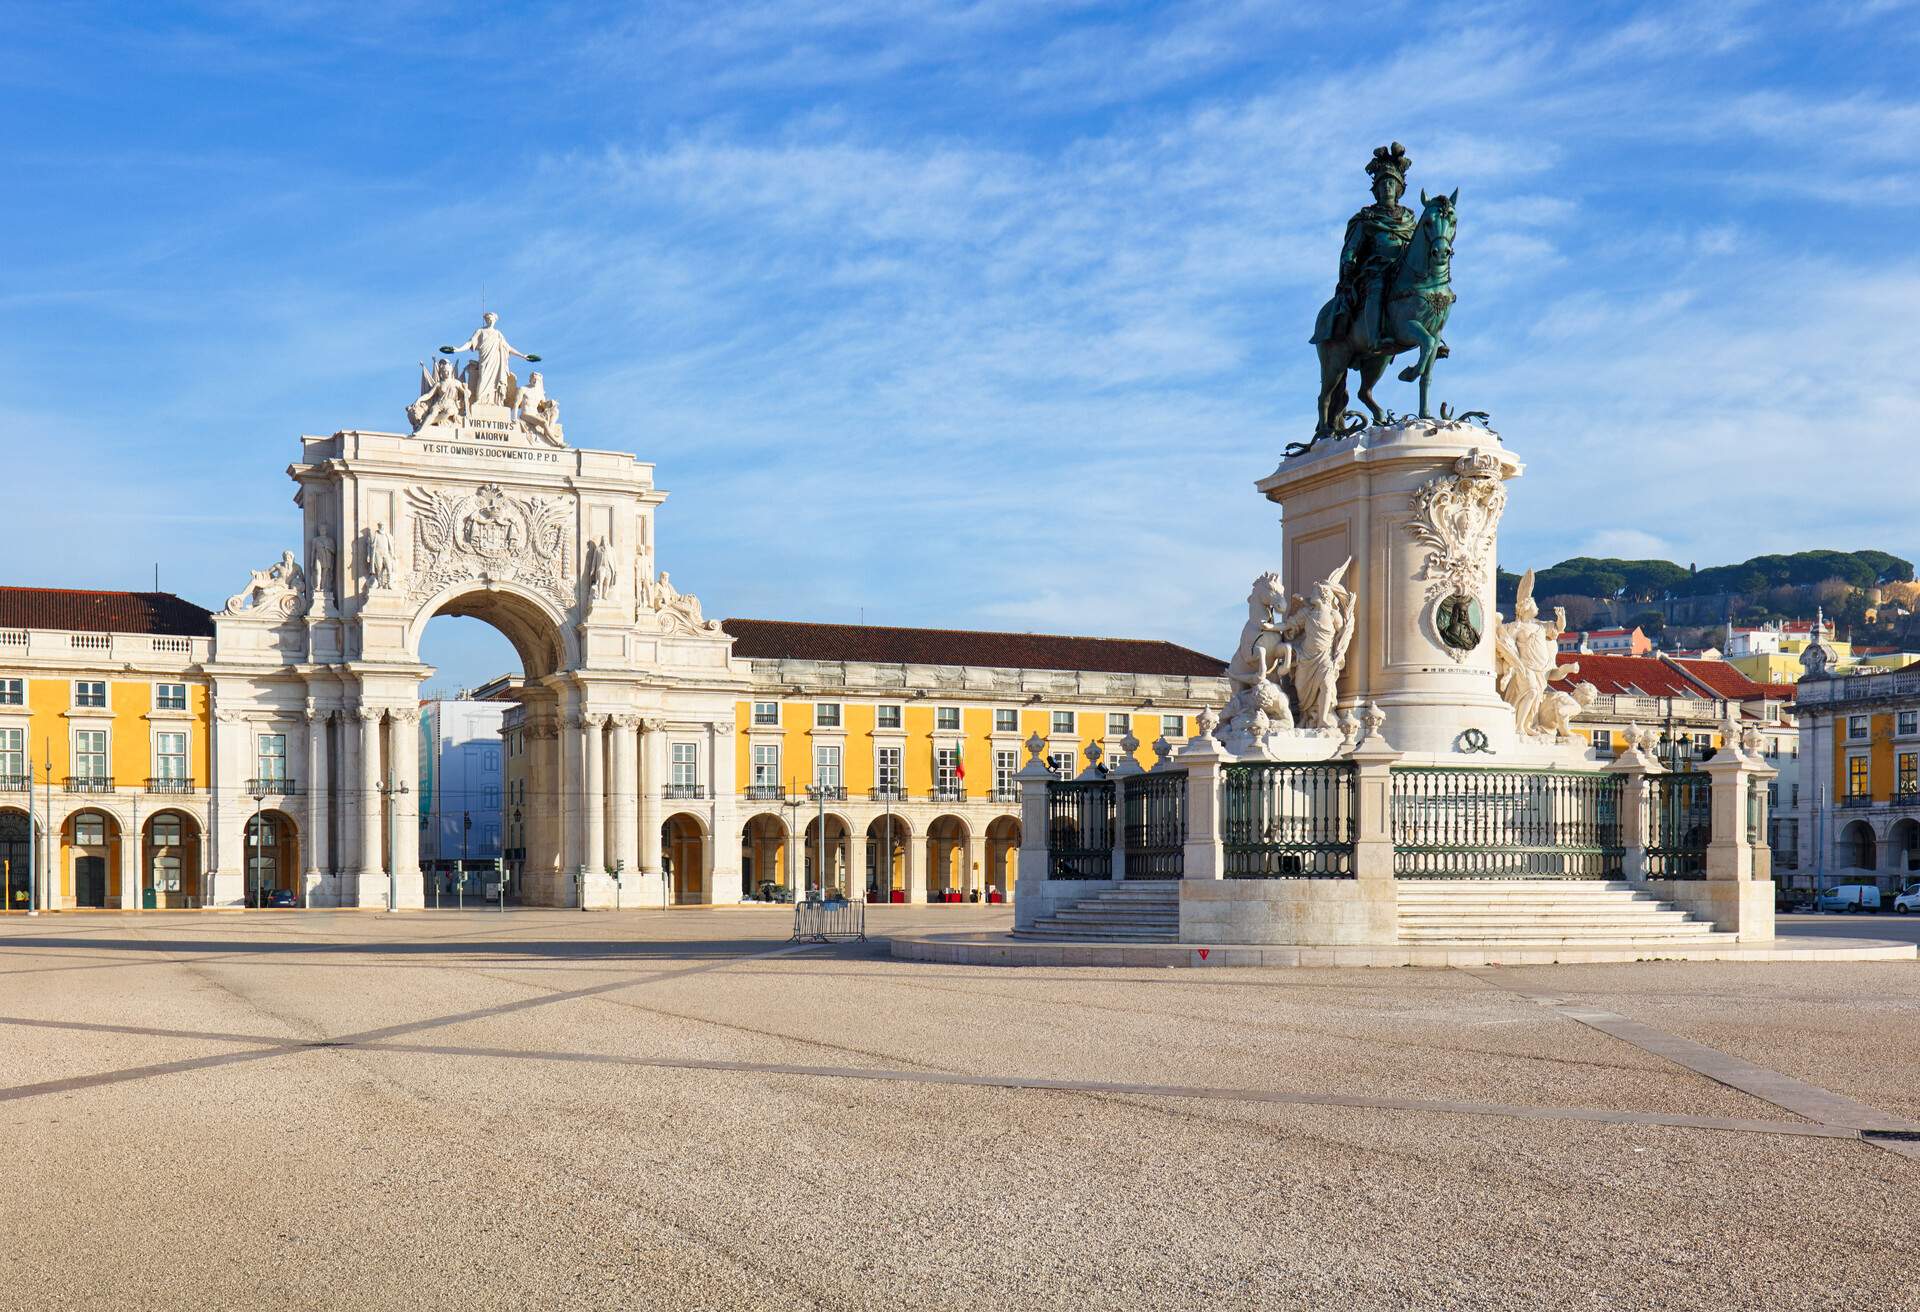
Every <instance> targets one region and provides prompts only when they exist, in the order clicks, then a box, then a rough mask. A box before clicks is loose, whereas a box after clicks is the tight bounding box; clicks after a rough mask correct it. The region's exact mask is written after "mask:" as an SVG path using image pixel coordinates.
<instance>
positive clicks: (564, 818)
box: [554, 711, 587, 907]
mask: <svg viewBox="0 0 1920 1312" xmlns="http://www.w3.org/2000/svg"><path fill="white" fill-rule="evenodd" d="M585 733H586V724H585V721H583V720H582V719H581V717H580V713H579V712H578V711H563V712H562V713H561V716H560V741H559V743H558V748H559V755H560V788H559V794H560V795H559V796H558V797H557V798H555V799H554V809H555V810H556V812H557V813H558V814H559V818H560V878H559V881H558V883H557V885H556V887H555V889H554V894H555V896H554V903H555V905H556V906H563V907H571V906H578V905H579V895H578V893H577V891H576V878H575V877H576V876H577V875H578V874H579V873H580V867H581V866H582V865H584V864H585V863H586V860H587V839H586V780H585V778H584V775H585V773H586V769H585V767H586V761H585V755H586V743H585V741H584V735H585Z"/></svg>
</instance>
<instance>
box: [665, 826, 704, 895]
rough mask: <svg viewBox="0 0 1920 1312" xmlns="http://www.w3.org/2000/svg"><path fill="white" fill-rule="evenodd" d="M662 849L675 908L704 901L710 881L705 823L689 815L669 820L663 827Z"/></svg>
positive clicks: (668, 885) (668, 884)
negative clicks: (707, 881)
mask: <svg viewBox="0 0 1920 1312" xmlns="http://www.w3.org/2000/svg"><path fill="white" fill-rule="evenodd" d="M660 847H661V857H662V859H663V860H664V861H665V862H666V876H667V887H668V888H669V890H671V894H672V897H673V901H674V902H675V904H680V903H686V902H699V901H702V900H703V895H704V894H705V892H706V877H707V829H706V824H705V822H704V821H702V820H701V818H700V817H699V816H697V815H694V814H692V813H691V812H688V811H680V812H676V813H675V814H673V815H670V816H668V817H667V819H666V822H665V823H664V824H662V825H661V826H660Z"/></svg>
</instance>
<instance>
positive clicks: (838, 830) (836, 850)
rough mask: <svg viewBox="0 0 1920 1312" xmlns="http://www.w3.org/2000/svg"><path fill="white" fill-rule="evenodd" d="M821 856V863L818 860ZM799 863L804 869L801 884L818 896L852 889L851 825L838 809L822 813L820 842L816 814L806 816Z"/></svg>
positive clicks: (846, 893)
mask: <svg viewBox="0 0 1920 1312" xmlns="http://www.w3.org/2000/svg"><path fill="white" fill-rule="evenodd" d="M823 848H824V857H825V865H824V866H823V865H822V864H821V859H822V856H823V850H822V849H823ZM800 864H801V869H802V870H803V871H804V872H805V878H804V879H803V880H802V884H801V886H802V887H804V888H805V889H806V890H807V891H808V892H809V893H818V894H820V895H821V896H826V895H827V894H829V893H831V892H833V891H834V890H836V889H837V890H838V891H839V892H840V893H841V895H842V896H845V897H849V898H850V897H852V896H853V895H854V892H853V887H852V885H853V826H852V825H851V824H849V823H848V822H847V818H846V817H845V816H843V815H840V814H839V813H838V812H834V811H829V812H827V814H826V829H825V841H824V842H822V832H821V824H820V817H819V816H818V815H814V816H811V817H809V818H808V820H807V827H806V829H805V830H804V831H803V832H802V834H801V837H800Z"/></svg>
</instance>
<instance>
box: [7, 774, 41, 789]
mask: <svg viewBox="0 0 1920 1312" xmlns="http://www.w3.org/2000/svg"><path fill="white" fill-rule="evenodd" d="M32 791H33V776H32V775H30V774H0V793H30V792H32Z"/></svg>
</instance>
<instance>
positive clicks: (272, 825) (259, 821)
mask: <svg viewBox="0 0 1920 1312" xmlns="http://www.w3.org/2000/svg"><path fill="white" fill-rule="evenodd" d="M241 841H242V844H243V845H244V850H245V852H246V872H247V884H246V896H247V905H248V906H250V907H263V906H267V905H268V904H270V903H271V902H273V901H274V900H275V899H274V894H275V893H285V894H287V895H288V896H290V897H292V898H293V900H294V902H295V903H298V902H299V901H300V887H299V886H300V845H299V838H298V831H297V830H296V829H295V828H294V824H293V818H292V817H291V816H289V815H288V814H287V813H286V812H284V811H271V810H269V811H262V812H260V813H259V814H258V815H252V816H248V817H247V827H246V831H245V833H244V835H243V837H242V839H241Z"/></svg>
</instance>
